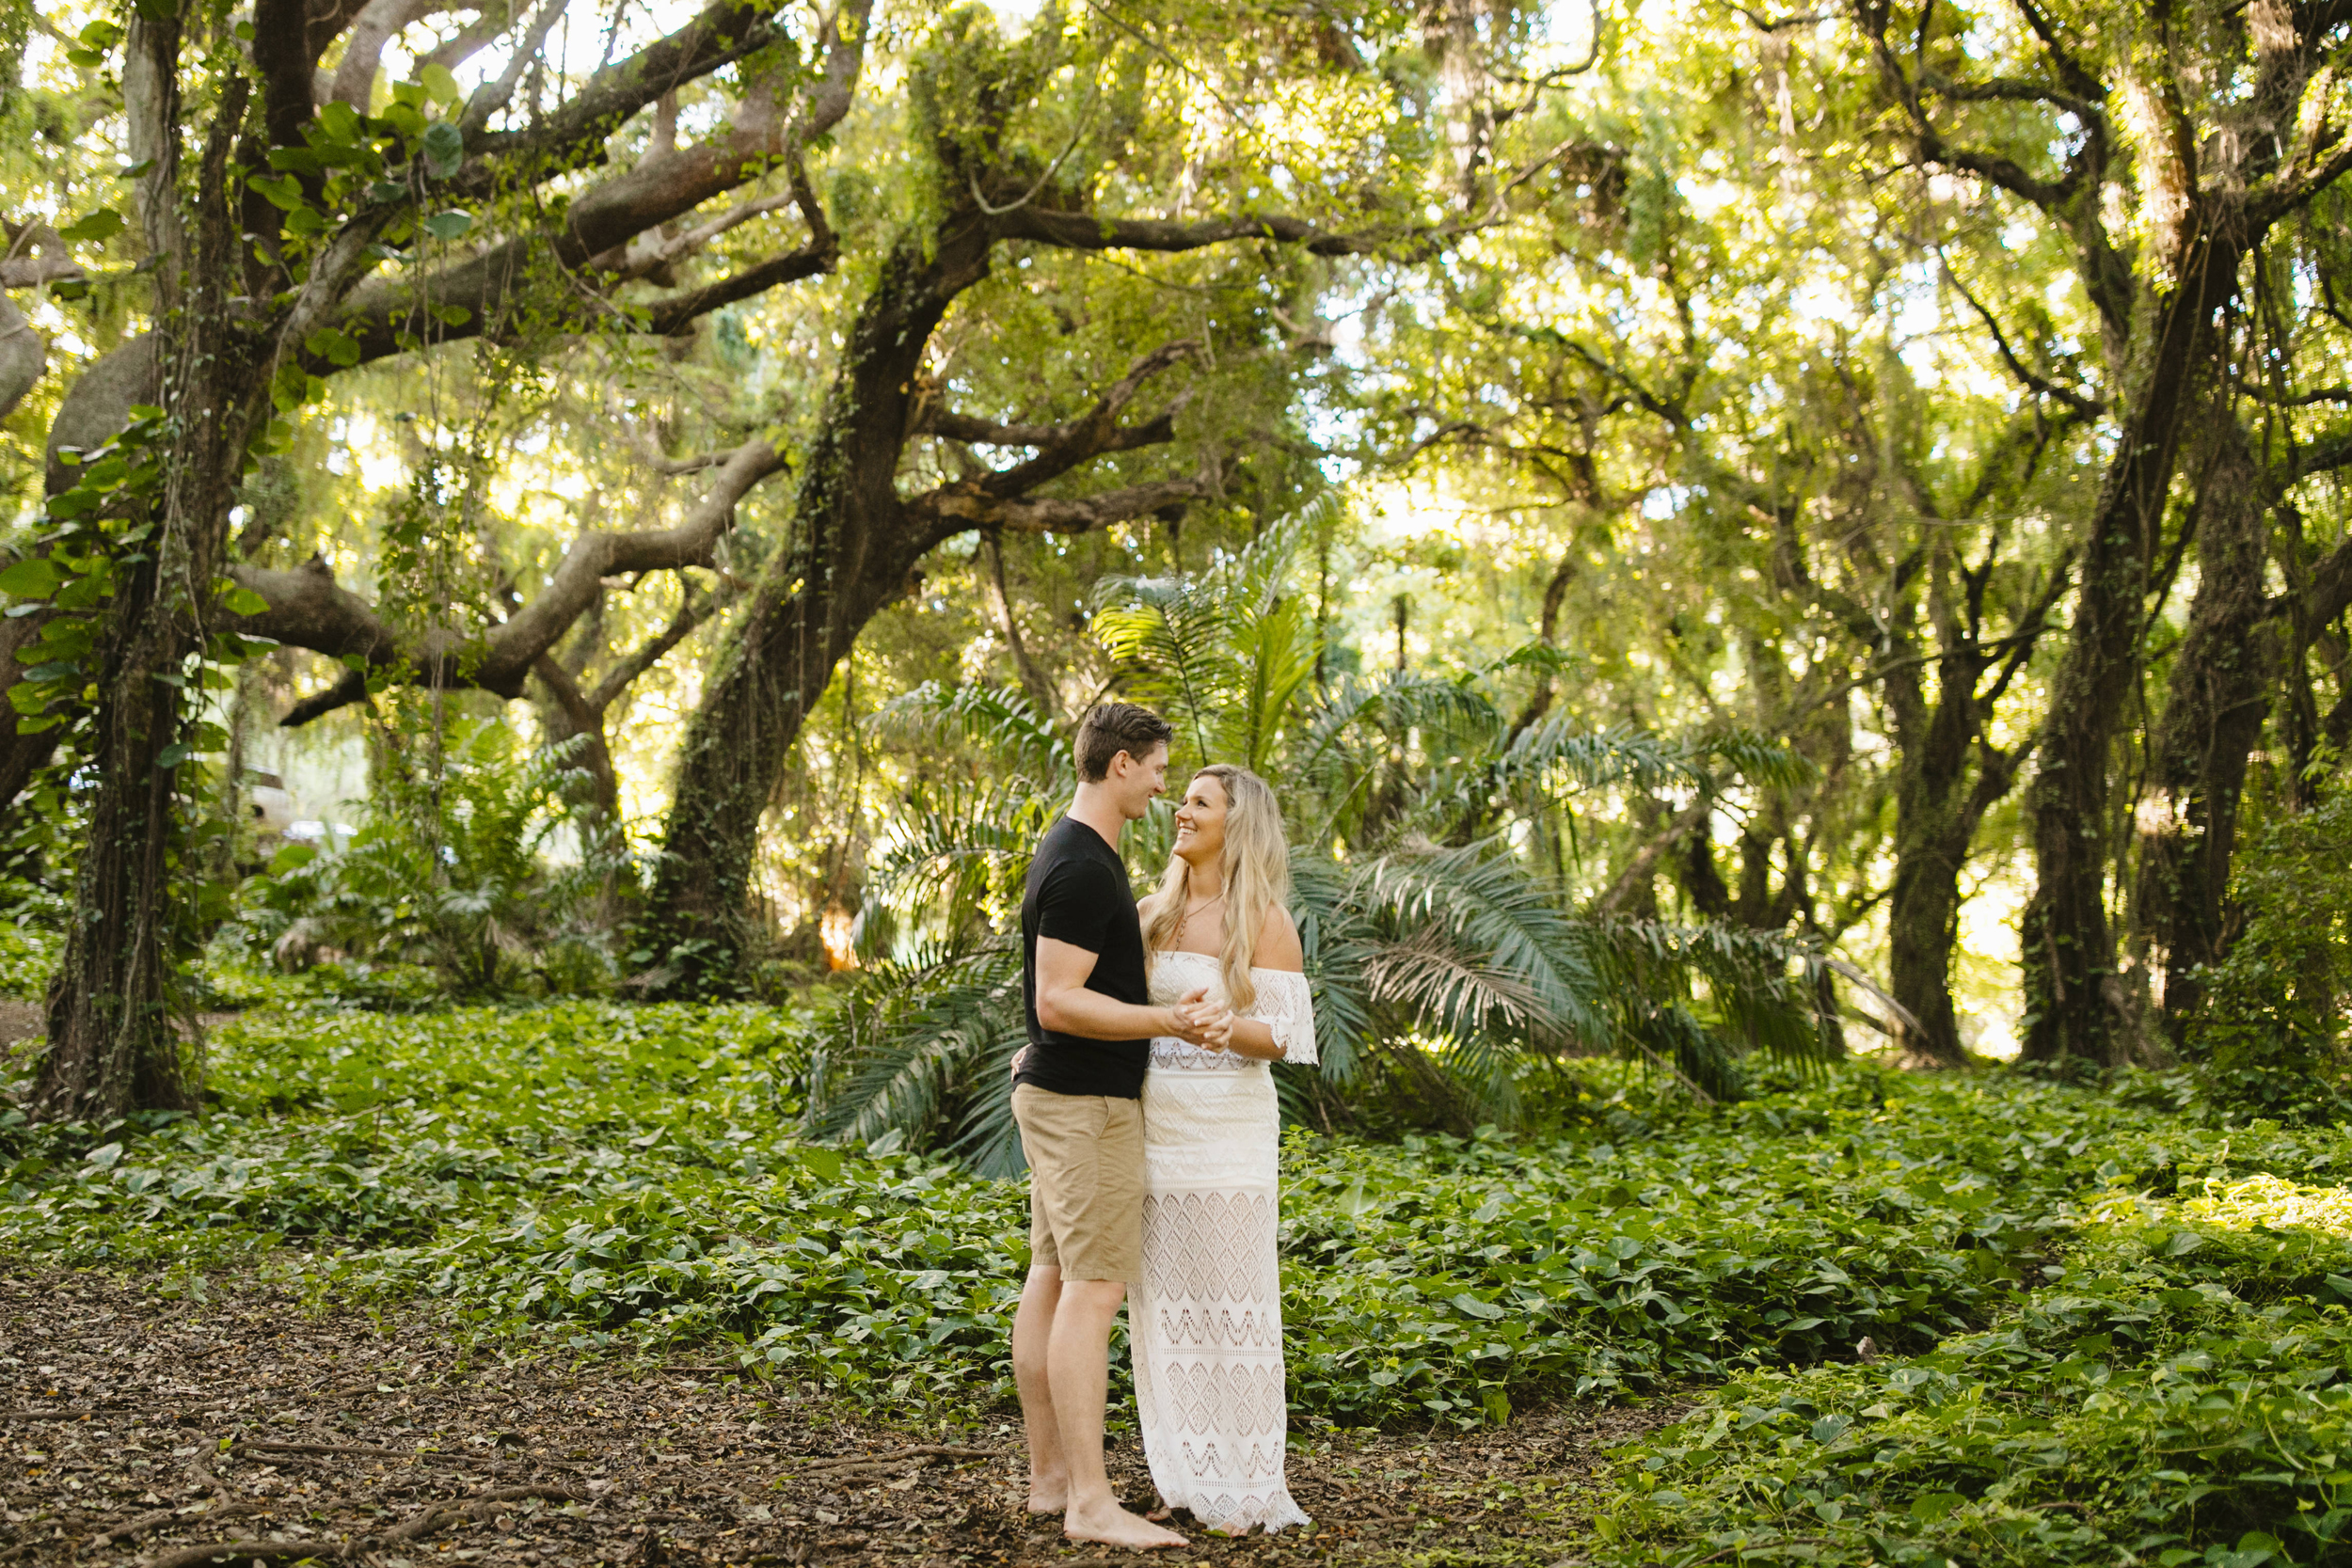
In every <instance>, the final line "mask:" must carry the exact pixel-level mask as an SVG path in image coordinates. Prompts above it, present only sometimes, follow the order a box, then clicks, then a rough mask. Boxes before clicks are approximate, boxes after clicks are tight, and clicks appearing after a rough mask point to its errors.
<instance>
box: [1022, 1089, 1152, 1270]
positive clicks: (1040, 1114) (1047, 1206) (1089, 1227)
mask: <svg viewBox="0 0 2352 1568" xmlns="http://www.w3.org/2000/svg"><path fill="white" fill-rule="evenodd" d="M1012 1116H1013V1119H1014V1120H1015V1121H1017V1122H1019V1123H1020V1124H1021V1151H1022V1152H1023V1153H1024V1154H1025V1155H1027V1156H1028V1159H1029V1264H1030V1266H1031V1267H1032V1268H1034V1267H1036V1266H1037V1265H1038V1264H1041V1263H1043V1264H1047V1265H1049V1266H1052V1267H1056V1268H1058V1269H1060V1270H1061V1273H1062V1277H1063V1278H1064V1279H1116V1280H1120V1281H1122V1282H1124V1283H1128V1284H1132V1283H1134V1282H1135V1280H1136V1278H1138V1277H1139V1276H1140V1275H1142V1273H1143V1101H1139V1100H1120V1099H1118V1098H1116V1097H1114V1096H1110V1095H1100V1094H1056V1093H1054V1092H1053V1091H1052V1090H1050V1089H1041V1088H1039V1087H1038V1086H1037V1085H1034V1084H1016V1085H1013V1090H1012Z"/></svg>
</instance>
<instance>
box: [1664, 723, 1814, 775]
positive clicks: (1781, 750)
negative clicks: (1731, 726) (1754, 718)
mask: <svg viewBox="0 0 2352 1568" xmlns="http://www.w3.org/2000/svg"><path fill="white" fill-rule="evenodd" d="M1691 755H1692V758H1693V760H1696V761H1702V762H1703V761H1704V760H1706V759H1708V758H1716V759H1720V760H1721V761H1722V762H1723V763H1724V766H1726V767H1727V768H1730V770H1731V771H1732V772H1734V773H1736V774H1738V775H1739V776H1740V778H1743V779H1745V780H1747V781H1748V783H1750V784H1761V785H1763V786H1764V787H1765V788H1768V789H1794V788H1796V787H1798V786H1799V785H1802V784H1811V783H1812V782H1813V781H1814V780H1815V779H1817V778H1819V777H1820V768H1816V767H1815V766H1814V765H1813V760H1812V759H1811V758H1810V757H1807V756H1806V755H1804V753H1803V752H1799V751H1797V750H1796V749H1795V748H1794V747H1792V746H1790V745H1789V744H1788V742H1787V741H1785V740H1779V739H1775V738H1773V737H1772V736H1768V735H1761V734H1758V733H1757V732H1756V731H1755V730H1720V731H1717V732H1715V733H1714V734H1712V735H1709V736H1706V737H1705V738H1704V739H1702V740H1700V741H1698V742H1697V743H1696V744H1694V745H1693V746H1692V748H1691Z"/></svg>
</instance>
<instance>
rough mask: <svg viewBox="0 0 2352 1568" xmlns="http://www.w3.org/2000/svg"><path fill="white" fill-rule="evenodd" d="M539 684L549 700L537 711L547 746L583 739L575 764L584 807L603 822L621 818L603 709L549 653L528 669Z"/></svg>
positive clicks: (540, 657)
mask: <svg viewBox="0 0 2352 1568" xmlns="http://www.w3.org/2000/svg"><path fill="white" fill-rule="evenodd" d="M531 673H532V674H534V675H537V676H538V677H539V684H540V685H541V686H543V687H545V688H546V689H547V691H548V696H549V697H550V698H552V699H553V701H551V702H549V703H548V705H547V706H546V707H545V708H543V709H542V710H541V712H542V715H543V719H542V721H543V722H544V723H545V724H546V726H547V736H548V743H549V744H551V745H557V746H560V745H562V744H563V743H564V742H565V741H567V740H570V739H573V738H575V737H585V738H584V740H583V743H582V744H581V746H580V756H579V757H578V759H577V760H578V762H579V764H580V769H581V770H582V771H583V772H585V773H586V774H587V775H588V804H589V806H590V807H591V808H592V809H594V810H595V811H596V812H597V813H598V814H600V815H601V816H603V818H604V819H605V821H607V822H618V821H619V820H620V819H621V781H620V776H619V775H618V774H616V773H615V772H613V770H612V746H611V745H610V744H609V743H608V742H607V741H606V739H605V731H604V713H605V710H604V709H603V708H601V707H599V706H597V705H596V703H595V701H594V700H593V699H591V698H590V697H589V695H588V694H587V693H586V692H584V691H582V690H581V689H580V682H579V680H578V679H577V678H576V677H575V676H574V675H573V673H572V672H570V671H569V670H566V669H564V666H563V665H562V664H560V663H558V662H557V661H556V658H555V656H554V655H552V654H541V655H540V656H539V657H538V659H537V661H536V662H534V663H533V664H532V667H531Z"/></svg>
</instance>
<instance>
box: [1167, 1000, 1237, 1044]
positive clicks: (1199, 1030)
mask: <svg viewBox="0 0 2352 1568" xmlns="http://www.w3.org/2000/svg"><path fill="white" fill-rule="evenodd" d="M1206 995H1207V988H1205V987H1204V988H1202V990H1200V991H1199V992H1196V993H1195V994H1194V995H1193V996H1189V997H1186V998H1185V999H1184V1003H1183V1005H1182V1006H1179V1007H1178V1008H1177V1011H1178V1012H1179V1013H1180V1014H1181V1015H1183V1018H1184V1023H1185V1024H1186V1026H1187V1028H1188V1030H1189V1032H1188V1033H1187V1034H1185V1035H1184V1038H1185V1039H1187V1040H1189V1041H1191V1042H1192V1043H1193V1044H1195V1045H1197V1046H1199V1047H1200V1048H1201V1049H1202V1050H1203V1051H1224V1050H1227V1049H1229V1048H1231V1046H1232V1043H1233V1009H1232V1008H1231V1007H1229V1006H1226V1005H1225V1004H1224V1003H1222V1002H1211V1001H1208V1000H1207V999H1206Z"/></svg>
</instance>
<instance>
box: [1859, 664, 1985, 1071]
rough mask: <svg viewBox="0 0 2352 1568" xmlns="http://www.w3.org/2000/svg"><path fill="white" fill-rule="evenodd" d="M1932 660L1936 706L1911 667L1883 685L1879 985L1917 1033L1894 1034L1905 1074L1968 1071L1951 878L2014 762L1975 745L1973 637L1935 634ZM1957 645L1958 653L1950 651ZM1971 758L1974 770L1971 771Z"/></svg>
mask: <svg viewBox="0 0 2352 1568" xmlns="http://www.w3.org/2000/svg"><path fill="white" fill-rule="evenodd" d="M1943 636H1944V640H1945V641H1946V645H1947V651H1946V652H1945V653H1944V655H1943V656H1942V657H1939V658H1938V659H1937V660H1936V686H1937V698H1936V701H1935V704H1934V705H1933V706H1932V707H1931V706H1930V705H1929V704H1928V700H1927V694H1926V691H1925V689H1924V683H1923V682H1922V681H1921V680H1920V678H1919V675H1920V670H1919V667H1918V666H1916V665H1912V666H1908V667H1905V668H1901V669H1898V670H1895V671H1892V672H1890V673H1888V675H1887V677H1886V693H1887V705H1888V706H1889V708H1891V709H1892V710H1893V714H1894V720H1895V735H1896V740H1897V752H1898V761H1897V763H1896V772H1895V846H1894V847H1895V881H1894V886H1893V887H1892V888H1891V889H1890V890H1889V892H1888V895H1887V910H1886V934H1887V978H1888V981H1889V983H1890V986H1891V989H1892V991H1893V994H1894V998H1895V1000H1896V1001H1897V1002H1898V1003H1899V1004H1901V1006H1903V1008H1904V1009H1905V1010H1906V1011H1908V1012H1909V1013H1910V1014H1911V1016H1912V1017H1913V1018H1914V1019H1916V1020H1917V1021H1918V1023H1919V1027H1918V1028H1917V1029H1916V1030H1914V1029H1911V1028H1908V1027H1903V1028H1902V1029H1901V1038H1902V1045H1903V1054H1904V1056H1905V1057H1906V1059H1907V1060H1908V1061H1909V1062H1910V1063H1911V1065H1913V1066H1916V1067H1932V1068H1960V1067H1965V1066H1967V1063H1968V1056H1967V1053H1966V1052H1965V1051H1964V1050H1963V1048H1962V1045H1961V1039H1960V1018H1959V1013H1958V1011H1957V1009H1955V1008H1954V1007H1953V1006H1952V945H1953V942H1955V941H1956V940H1957V938H1958V934H1959V931H1958V927H1959V919H1960V904H1961V897H1960V873H1961V869H1962V867H1963V866H1964V865H1966V864H1967V862H1968V847H1969V846H1970V845H1971V844H1973V843H1974V842H1975V841H1976V836H1977V828H1978V826H1979V824H1980V823H1981V822H1983V820H1984V814H1985V813H1986V812H1988V811H1990V810H1992V809H1993V807H1994V804H1995V803H1996V802H1997V801H1998V800H2000V799H2001V797H2002V796H2004V795H2007V794H2008V793H2009V791H2010V784H2012V783H2014V782H2015V779H2016V773H2017V767H2016V760H2015V758H2014V757H2010V756H2005V755H2003V754H2002V753H2000V752H1996V751H1994V750H1992V749H1991V748H1989V747H1985V746H1983V745H1982V744H1981V739H1982V736H1983V731H1984V721H1985V720H1986V718H1988V717H1989V716H1990V715H1989V712H1988V710H1989V709H1990V707H1991V704H1990V703H1989V702H1988V701H1986V700H1985V699H1984V698H1983V697H1982V696H1981V695H1980V694H1979V690H1978V687H1979V683H1980V682H1981V681H1982V680H1983V678H1984V672H1985V670H1986V668H1987V664H1988V660H1987V658H1986V657H1985V655H1984V654H1982V653H1981V652H1979V651H1978V650H1977V649H1976V647H1975V645H1974V642H1975V634H1974V633H1973V632H1971V631H1968V630H1966V629H1964V628H1963V627H1961V626H1948V627H1946V628H1944V630H1943ZM1955 641H1960V642H1962V643H1963V646H1961V647H1959V648H1954V647H1952V643H1953V642H1955ZM1972 753H1975V767H1974V768H1973V769H1972V768H1971V767H1970V758H1971V754H1972Z"/></svg>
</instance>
